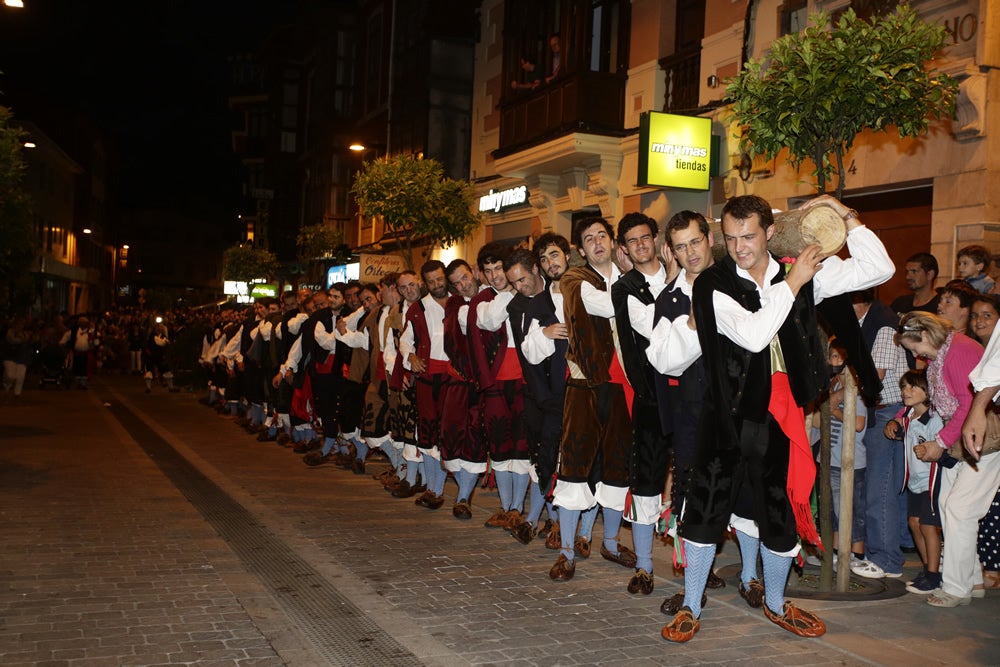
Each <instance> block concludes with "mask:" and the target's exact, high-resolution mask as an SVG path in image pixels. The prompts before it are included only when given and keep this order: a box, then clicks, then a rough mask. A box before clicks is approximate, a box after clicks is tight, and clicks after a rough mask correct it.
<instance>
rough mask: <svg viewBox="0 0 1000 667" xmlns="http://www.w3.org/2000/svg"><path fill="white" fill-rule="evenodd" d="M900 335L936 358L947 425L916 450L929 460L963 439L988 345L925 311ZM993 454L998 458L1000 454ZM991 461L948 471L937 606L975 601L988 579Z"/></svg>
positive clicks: (933, 390) (932, 373)
mask: <svg viewBox="0 0 1000 667" xmlns="http://www.w3.org/2000/svg"><path fill="white" fill-rule="evenodd" d="M896 338H897V341H898V342H899V344H900V345H902V346H904V347H906V348H907V349H909V350H911V351H912V352H913V353H914V354H915V355H918V356H921V357H924V358H926V359H928V360H929V361H930V364H929V365H928V367H927V386H928V389H929V392H930V398H931V404H932V405H934V407H935V409H936V410H937V412H938V414H939V415H940V416H941V419H942V421H943V422H944V423H945V426H944V428H942V429H941V430H940V431H939V432H938V434H937V436H936V437H935V438H934V439H933V440H928V441H927V442H925V443H923V444H921V445H918V446H917V447H916V448H915V452H916V454H917V456H918V457H919V458H920V459H921V460H923V461H939V460H940V459H941V457H942V455H943V454H945V453H946V451H948V450H949V449H950V448H951V447H953V446H954V445H955V444H956V443H958V442H959V438H960V436H961V434H962V423H963V422H964V421H965V417H966V415H968V413H969V410H970V408H971V407H972V403H973V394H972V389H971V387H970V386H969V375H970V372H971V371H972V370H973V369H974V368H976V366H977V365H978V364H979V361H980V359H981V358H982V356H983V348H982V347H981V346H980V345H979V343H977V342H975V341H974V340H972V339H971V338H969V337H967V336H966V335H965V334H962V333H960V332H956V331H953V330H952V327H951V323H950V322H948V320H946V319H944V318H942V317H938V316H936V315H930V314H927V313H920V312H916V313H910V314H908V315H906V316H904V317H903V319H902V321H901V322H900V326H899V333H898V334H897V335H896ZM990 456H992V457H994V458H996V455H995V454H992V455H990ZM955 458H958V457H955ZM985 458H986V457H984V459H985ZM998 461H1000V459H998ZM990 464H991V465H989V466H984V467H985V468H986V469H987V474H978V473H979V471H978V470H976V469H974V468H973V467H972V466H970V465H968V464H966V463H959V464H958V465H956V466H954V467H952V468H949V469H947V470H945V471H944V473H943V479H942V484H941V488H942V489H943V491H942V493H941V502H940V506H941V512H942V521H941V524H942V526H943V528H944V541H945V543H946V544H947V545H948V555H947V556H946V557H945V559H944V568H943V570H942V573H941V574H942V582H941V589H940V590H938V591H936V592H935V593H932V594H931V595H930V596H929V597H928V599H927V603H928V604H930V605H932V606H935V607H956V606H958V605H965V604H969V601H970V600H971V598H972V595H973V592H972V589H973V586H974V585H975V584H981V583H982V571H981V570H980V568H979V567H978V565H976V564H975V558H976V532H977V529H978V525H979V519H981V518H982V517H983V516H984V515H985V514H986V511H987V510H988V509H989V506H990V502H991V501H992V499H993V497H994V495H995V494H996V490H997V474H998V473H1000V466H993V465H992V461H991V462H990ZM987 487H991V488H987Z"/></svg>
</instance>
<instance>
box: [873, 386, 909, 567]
mask: <svg viewBox="0 0 1000 667" xmlns="http://www.w3.org/2000/svg"><path fill="white" fill-rule="evenodd" d="M901 407H902V406H901V405H900V404H899V403H895V404H892V405H887V406H885V407H883V408H879V409H877V410H876V411H875V423H874V424H872V425H871V426H869V428H868V430H867V431H866V432H865V452H866V455H867V463H868V472H867V475H866V478H867V479H866V482H867V487H868V488H867V489H866V493H865V496H866V498H867V503H866V511H865V552H866V553H867V557H868V560H870V561H872V562H873V563H875V564H876V565H878V566H879V567H881V568H882V569H883V570H885V571H886V572H890V573H896V572H902V571H903V552H902V550H900V548H899V547H900V535H901V534H902V531H903V526H905V524H906V504H905V503H906V494H901V493H900V490H901V489H902V488H903V475H904V471H905V467H904V464H903V443H902V442H900V441H898V440H888V439H886V437H885V436H884V435H882V431H883V430H884V429H885V425H886V424H887V423H888V422H889V420H891V419H892V418H893V417H894V416H895V415H896V413H897V412H899V410H900V408H901Z"/></svg>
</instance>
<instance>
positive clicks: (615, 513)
mask: <svg viewBox="0 0 1000 667" xmlns="http://www.w3.org/2000/svg"><path fill="white" fill-rule="evenodd" d="M601 514H602V515H603V516H604V548H605V549H607V550H608V551H610V552H611V553H613V554H617V553H618V531H619V530H621V525H622V511H621V510H616V509H612V508H611V507H604V508H602V511H601Z"/></svg>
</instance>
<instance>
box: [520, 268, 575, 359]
mask: <svg viewBox="0 0 1000 667" xmlns="http://www.w3.org/2000/svg"><path fill="white" fill-rule="evenodd" d="M548 289H549V293H550V294H551V295H552V304H553V305H554V306H555V309H556V319H557V320H558V321H559V322H560V324H565V323H566V315H565V312H564V311H563V295H562V293H561V292H553V291H552V285H549V288H548ZM555 351H556V343H555V341H554V340H552V339H551V338H547V337H546V336H545V333H544V332H543V331H542V327H541V326H540V325H539V324H538V320H532V321H531V326H529V327H528V333H527V334H525V336H524V340H523V341H522V342H521V352H522V353H524V360H525V361H527V362H528V363H529V364H532V365H538V364H540V363H542V362H543V361H545V360H546V359H548V358H549V357H551V356H552V355H553V354H555Z"/></svg>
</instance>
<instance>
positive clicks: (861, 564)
mask: <svg viewBox="0 0 1000 667" xmlns="http://www.w3.org/2000/svg"><path fill="white" fill-rule="evenodd" d="M851 572H853V573H854V574H856V575H858V576H859V577H864V578H866V579H898V578H899V577H902V576H903V573H902V572H886V571H885V570H883V569H882V568H881V567H879V566H878V565H876V564H875V563H873V562H871V561H870V560H868V559H867V558H866V559H863V560H852V561H851Z"/></svg>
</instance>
